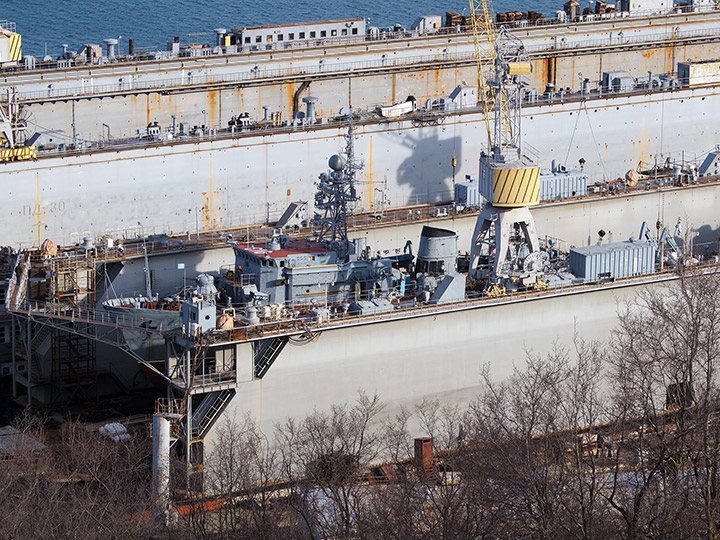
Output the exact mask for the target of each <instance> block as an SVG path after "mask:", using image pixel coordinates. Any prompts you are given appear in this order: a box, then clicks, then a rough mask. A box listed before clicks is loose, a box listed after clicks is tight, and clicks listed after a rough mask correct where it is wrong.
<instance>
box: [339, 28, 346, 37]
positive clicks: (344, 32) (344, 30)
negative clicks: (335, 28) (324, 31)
mask: <svg viewBox="0 0 720 540" xmlns="http://www.w3.org/2000/svg"><path fill="white" fill-rule="evenodd" d="M340 34H341V35H343V36H347V28H343V29H342V30H341V31H340Z"/></svg>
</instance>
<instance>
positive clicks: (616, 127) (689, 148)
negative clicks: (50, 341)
mask: <svg viewBox="0 0 720 540" xmlns="http://www.w3.org/2000/svg"><path fill="white" fill-rule="evenodd" d="M718 126H720V87H703V88H695V89H679V90H674V91H668V92H656V93H652V94H643V93H639V94H637V93H636V94H632V95H618V96H611V97H604V98H601V99H588V100H582V101H568V102H565V103H553V104H543V105H532V106H527V107H526V108H525V109H524V119H523V129H524V132H525V134H524V140H525V141H527V142H528V143H530V144H531V145H532V146H534V147H535V148H536V149H537V153H538V156H539V164H540V165H541V166H542V167H548V168H549V167H550V164H551V161H552V160H557V161H558V162H564V161H567V164H568V165H569V166H570V167H573V166H577V163H578V160H580V159H581V158H583V159H584V160H585V170H586V172H587V173H588V175H589V178H590V181H596V180H602V179H606V180H608V179H614V178H617V177H620V176H624V174H625V172H626V171H628V170H629V169H634V168H636V167H637V165H638V163H639V162H640V161H644V162H649V163H652V162H653V160H654V159H655V155H662V156H668V155H669V154H671V153H672V154H674V157H677V158H678V159H681V153H682V152H685V158H686V159H687V160H690V159H692V158H693V157H700V156H702V155H704V154H705V153H706V152H708V151H710V150H712V149H713V148H714V147H715V145H716V144H717V143H718V141H719V140H720V138H719V137H718V130H719V129H720V127H718ZM346 132H347V126H345V125H338V126H325V127H317V128H313V129H305V128H298V129H297V130H289V131H287V132H283V133H275V134H263V133H253V134H248V135H243V136H241V137H237V138H226V139H222V138H218V139H214V140H205V141H185V142H178V141H176V142H171V143H165V144H161V145H157V146H145V147H138V148H133V149H126V150H111V151H97V152H92V153H85V154H77V155H72V156H65V157H54V158H43V159H40V160H38V161H37V162H15V163H6V164H3V165H2V173H3V174H1V175H0V182H2V184H3V189H4V190H5V192H6V193H7V196H6V197H4V198H3V199H2V201H0V212H2V214H3V215H4V216H6V218H5V223H4V227H3V228H2V230H1V231H0V244H10V245H18V244H22V245H39V244H40V243H41V242H42V241H43V239H45V238H52V239H53V240H54V241H56V242H58V243H59V244H61V245H67V244H72V243H76V242H79V241H82V238H83V237H84V236H96V237H97V236H100V235H101V234H107V235H109V236H115V237H119V238H123V237H135V236H137V235H139V234H141V232H143V233H145V234H150V233H161V232H172V233H175V234H178V233H181V234H183V233H187V232H190V233H194V232H196V231H198V230H209V229H220V230H222V229H226V228H229V227H242V226H245V225H248V224H254V223H263V222H266V221H268V220H269V221H273V220H274V219H277V218H279V216H280V214H281V213H282V211H283V210H284V209H285V208H286V207H287V205H288V204H289V202H291V201H295V200H306V201H310V200H312V196H313V193H314V191H315V186H314V180H315V178H314V176H315V174H314V172H313V171H317V170H322V169H323V168H324V166H325V161H326V160H327V157H328V156H329V155H332V154H334V153H337V152H338V151H339V150H340V149H341V148H342V147H343V146H344V142H345V141H344V136H345V134H346ZM356 133H357V135H358V136H357V140H356V143H355V148H356V154H357V155H358V156H359V157H360V158H361V159H362V160H363V161H364V168H363V170H362V171H361V173H360V174H359V181H360V184H359V195H360V197H361V201H360V207H361V208H364V209H370V208H371V207H372V205H373V204H379V203H380V200H382V199H385V200H389V204H390V205H391V206H405V205H413V204H422V203H437V202H441V201H450V200H451V199H452V191H453V183H454V182H459V181H464V179H465V175H467V174H471V175H477V169H478V156H479V154H480V151H481V149H482V147H483V145H484V144H485V141H486V139H487V135H486V131H485V123H484V121H483V120H482V114H481V113H480V112H479V111H477V112H465V113H463V114H451V115H447V116H444V117H441V118H440V119H439V120H438V121H437V122H432V123H429V124H427V123H423V124H420V123H418V122H417V121H413V120H410V119H398V120H391V121H384V122H380V123H370V124H360V125H357V126H356ZM453 156H455V157H456V159H457V167H456V168H455V170H454V171H453V167H452V165H451V163H452V157H453ZM453 173H454V174H453ZM139 223H140V224H141V225H138V224H139Z"/></svg>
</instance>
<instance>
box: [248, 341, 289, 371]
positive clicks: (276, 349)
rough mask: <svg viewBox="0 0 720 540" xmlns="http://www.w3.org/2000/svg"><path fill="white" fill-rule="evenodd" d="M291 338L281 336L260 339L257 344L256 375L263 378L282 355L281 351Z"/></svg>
mask: <svg viewBox="0 0 720 540" xmlns="http://www.w3.org/2000/svg"><path fill="white" fill-rule="evenodd" d="M289 339H290V338H288V337H287V336H279V337H274V338H268V339H264V340H262V341H260V342H259V343H258V344H257V345H255V377H256V378H258V379H262V378H263V377H264V376H265V374H266V373H267V372H268V370H269V369H270V366H272V365H273V362H275V360H276V359H277V357H278V356H280V353H281V352H282V350H283V349H284V348H285V345H287V344H288V341H289Z"/></svg>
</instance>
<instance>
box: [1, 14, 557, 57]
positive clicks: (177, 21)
mask: <svg viewBox="0 0 720 540" xmlns="http://www.w3.org/2000/svg"><path fill="white" fill-rule="evenodd" d="M2 8H3V9H1V10H0V20H6V21H11V22H14V23H15V24H16V30H17V32H19V33H20V34H22V53H23V55H34V56H37V57H39V58H42V57H43V56H44V55H45V54H46V51H47V54H49V55H50V56H52V57H53V58H57V57H58V56H59V55H60V54H61V52H62V47H61V45H62V44H63V43H65V44H67V45H68V49H69V50H71V51H77V50H79V49H80V48H81V47H82V46H83V44H85V43H99V44H102V41H103V39H105V38H117V37H118V36H121V37H120V42H119V51H118V52H119V54H124V53H127V50H128V38H133V39H134V40H135V50H136V52H137V51H143V50H147V51H150V50H158V49H165V47H166V43H167V41H169V40H172V38H173V37H174V36H180V38H181V42H182V43H183V44H191V43H213V42H214V39H215V38H214V35H213V33H212V32H213V29H215V28H226V29H230V28H237V27H241V26H255V25H266V24H285V23H293V22H308V21H322V20H329V19H345V18H360V17H364V18H365V19H368V24H369V25H370V26H379V27H386V26H392V25H394V24H400V25H402V26H404V27H405V28H409V27H410V26H411V25H412V23H413V22H414V21H415V19H416V18H417V17H418V16H421V15H443V16H444V15H445V12H446V11H456V12H458V13H463V10H464V12H465V13H466V14H467V13H468V12H469V9H470V8H469V4H468V3H467V2H463V1H461V0H447V1H446V2H444V3H443V2H438V1H436V0H412V1H411V0H394V1H392V2H388V1H379V0H369V1H366V2H357V1H353V0H294V1H288V0H278V1H272V0H226V1H224V2H214V1H213V2H207V1H202V0H96V1H92V2H91V1H77V0H60V1H57V2H51V1H49V0H5V1H4V2H2ZM558 9H562V0H522V1H520V0H495V11H497V12H500V11H510V10H512V11H537V12H540V13H543V14H545V15H548V16H552V15H554V13H555V12H556V11H557V10H558Z"/></svg>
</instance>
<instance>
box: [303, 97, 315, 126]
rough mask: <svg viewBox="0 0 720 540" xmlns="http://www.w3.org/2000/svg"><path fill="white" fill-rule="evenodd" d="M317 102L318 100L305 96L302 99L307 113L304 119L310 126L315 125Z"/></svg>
mask: <svg viewBox="0 0 720 540" xmlns="http://www.w3.org/2000/svg"><path fill="white" fill-rule="evenodd" d="M317 102H318V98H316V97H312V96H307V97H304V98H303V103H305V104H306V105H307V112H306V113H305V118H306V119H307V121H308V122H309V123H311V124H314V123H315V106H316V104H317Z"/></svg>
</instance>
